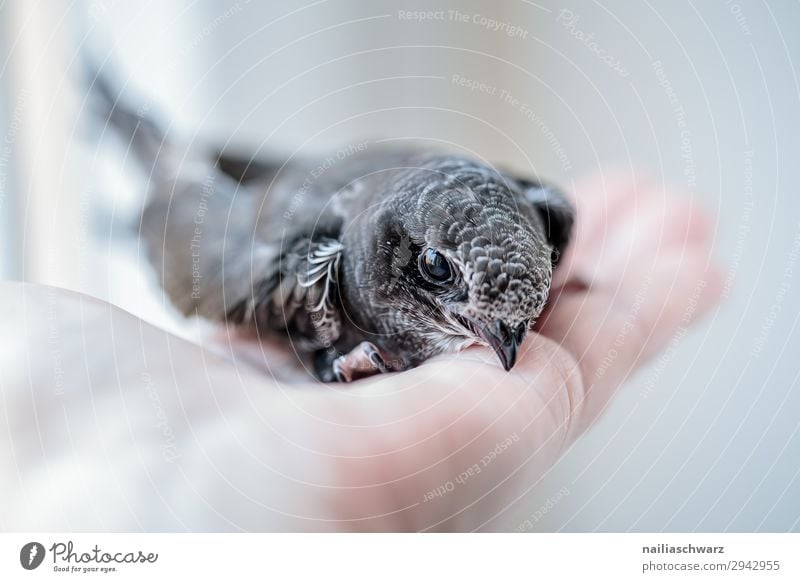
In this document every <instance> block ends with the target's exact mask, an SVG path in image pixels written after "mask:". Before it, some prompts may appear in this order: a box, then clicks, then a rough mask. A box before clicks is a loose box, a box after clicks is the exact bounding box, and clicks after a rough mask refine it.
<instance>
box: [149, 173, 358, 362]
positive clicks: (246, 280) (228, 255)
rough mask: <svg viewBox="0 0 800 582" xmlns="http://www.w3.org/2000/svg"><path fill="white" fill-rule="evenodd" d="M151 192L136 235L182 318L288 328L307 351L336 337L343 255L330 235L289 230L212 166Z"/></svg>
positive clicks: (259, 195) (265, 200)
mask: <svg viewBox="0 0 800 582" xmlns="http://www.w3.org/2000/svg"><path fill="white" fill-rule="evenodd" d="M157 190H158V191H157V192H154V193H153V195H152V200H151V202H150V203H149V204H148V205H147V207H146V208H145V211H144V213H143V215H142V227H141V235H142V240H143V243H144V245H145V247H146V249H147V251H148V255H149V256H150V259H151V262H152V263H153V264H154V266H155V267H156V271H157V273H158V275H159V278H160V281H161V284H162V287H163V288H164V289H165V291H166V292H167V294H168V296H169V298H170V300H171V301H172V303H173V304H174V305H175V306H176V307H177V308H178V309H179V310H180V311H182V312H183V313H184V314H186V315H199V316H201V317H203V318H206V319H210V320H214V321H219V322H229V323H234V324H240V325H255V326H258V327H259V328H260V329H264V330H266V329H272V330H286V331H288V332H289V333H290V334H291V335H293V336H294V337H295V338H296V339H297V340H298V341H299V342H301V343H303V344H304V345H305V346H306V347H307V348H308V349H316V348H317V347H320V346H322V345H329V344H330V343H332V342H334V341H335V340H336V339H337V338H338V336H339V333H340V325H341V317H340V315H339V310H338V294H337V290H336V286H335V283H336V280H337V275H338V273H337V271H338V267H339V258H340V256H341V250H342V249H341V244H340V243H339V241H338V239H337V236H336V232H335V229H333V228H328V227H326V229H325V230H324V231H323V230H321V229H317V230H315V229H314V228H310V227H308V224H309V222H308V221H305V220H304V221H301V222H297V223H295V224H292V223H291V222H289V221H286V220H285V219H284V218H283V217H282V215H281V208H280V207H275V206H274V205H271V204H269V198H270V194H269V193H267V194H265V193H264V192H262V191H261V190H259V189H257V188H251V187H247V186H246V185H241V184H238V183H236V182H234V181H233V180H231V179H230V178H229V177H228V176H226V175H223V174H222V173H221V172H219V171H216V170H214V169H213V168H211V169H209V170H208V174H207V175H206V176H205V177H203V176H201V175H197V176H186V175H183V176H181V177H180V178H178V179H175V180H168V181H165V182H164V183H163V184H160V185H159V186H158V187H157ZM298 211H300V210H299V209H298Z"/></svg>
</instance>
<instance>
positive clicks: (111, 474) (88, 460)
mask: <svg viewBox="0 0 800 582" xmlns="http://www.w3.org/2000/svg"><path fill="white" fill-rule="evenodd" d="M575 192H576V194H575V202H576V205H577V207H578V222H577V234H576V237H575V240H574V244H573V245H572V246H571V247H570V250H569V251H568V253H567V255H566V256H565V257H564V263H563V267H564V268H560V269H559V270H558V272H557V273H559V274H558V275H557V279H556V281H555V282H554V285H555V287H554V296H553V299H552V301H551V303H550V305H549V308H548V309H547V311H546V312H545V313H544V314H543V316H542V317H541V318H540V320H539V323H538V324H537V330H536V332H532V333H529V334H528V337H527V338H526V340H525V342H524V344H523V345H522V348H521V350H520V354H519V359H518V363H517V365H516V366H515V367H514V368H513V369H512V370H511V371H510V372H505V371H504V370H503V369H502V368H501V366H500V364H499V362H498V361H497V358H496V356H495V355H494V354H493V353H492V352H491V350H489V349H488V348H479V347H476V348H470V349H468V350H466V351H464V352H462V353H459V354H447V355H442V356H438V357H436V358H433V359H432V360H430V361H428V362H426V363H424V364H423V365H422V366H420V367H418V368H415V369H412V370H409V371H407V372H402V373H395V374H387V375H382V376H378V377H375V378H371V379H368V380H363V381H359V382H355V383H352V384H350V385H347V386H340V385H334V386H331V385H321V384H318V383H315V382H313V381H309V380H308V375H307V372H305V371H304V370H302V369H298V368H294V367H293V366H292V365H291V364H290V362H292V361H294V360H295V358H294V356H293V354H292V353H291V352H289V351H287V350H286V349H285V348H282V347H281V346H280V345H276V344H271V343H257V342H255V341H253V340H252V338H247V337H234V336H229V335H226V336H224V337H222V338H219V337H218V338H216V340H215V342H214V343H213V344H211V343H209V344H208V345H206V346H205V348H202V347H198V346H196V345H193V344H190V343H188V342H186V341H183V340H181V339H178V338H176V337H174V336H171V335H170V334H168V333H166V332H163V331H161V330H158V329H156V328H154V327H152V326H150V325H148V324H146V323H144V322H142V321H141V320H139V319H137V318H135V317H133V316H131V315H130V314H127V313H125V312H122V311H121V310H119V309H117V308H114V307H112V306H110V305H107V304H105V303H102V302H100V301H97V300H93V299H89V298H87V297H85V296H81V295H77V294H74V293H68V292H65V291H56V290H52V289H47V288H43V287H38V286H32V285H20V284H4V285H2V286H1V287H0V290H1V291H0V293H2V300H1V301H0V305H2V311H3V313H2V316H3V318H4V319H3V320H4V322H6V323H5V325H4V326H3V327H2V331H0V333H2V334H3V339H4V343H3V345H4V346H7V347H6V348H4V350H3V352H4V353H3V354H2V356H1V358H2V359H0V392H2V402H3V404H4V406H5V407H6V410H7V412H6V413H5V414H3V415H0V432H2V433H3V434H4V435H7V436H6V437H5V438H4V439H2V442H1V443H0V472H2V474H3V475H4V479H2V480H1V481H0V524H1V525H2V528H3V529H7V530H51V531H59V530H75V529H102V530H126V531H127V530H134V531H135V530H140V529H144V530H177V531H182V530H187V529H188V530H242V529H243V530H283V531H285V530H303V531H309V530H312V531H313V530H322V531H331V530H336V531H341V530H402V531H406V530H414V531H417V530H459V531H465V530H509V529H514V528H515V527H517V526H518V525H519V524H520V523H521V522H522V521H523V520H524V519H525V516H526V515H528V514H529V513H530V506H529V504H527V503H526V502H527V501H528V499H529V497H530V495H531V494H532V492H533V491H534V490H535V488H536V485H537V482H538V481H539V479H540V478H541V477H542V476H543V475H544V474H545V473H546V472H547V471H548V470H549V469H550V467H551V466H552V465H553V463H554V462H555V461H556V460H557V459H558V458H559V456H560V455H561V454H562V453H563V452H564V450H565V449H566V448H568V447H569V446H570V445H571V443H573V442H574V441H575V439H576V438H577V437H578V436H579V435H581V434H582V433H583V432H584V431H585V430H586V429H587V428H588V427H589V426H591V424H592V423H593V422H594V421H595V420H596V419H597V418H598V417H599V416H600V415H601V414H602V412H603V410H604V409H605V407H606V406H607V404H608V402H609V400H610V399H611V398H612V397H613V395H614V394H615V392H616V391H617V390H618V389H619V388H620V385H621V384H622V383H623V382H624V381H625V379H626V378H627V377H628V376H629V374H631V373H632V372H634V371H635V370H636V369H637V368H638V367H639V366H641V364H642V363H643V362H645V361H646V360H647V359H648V358H649V357H651V356H652V355H653V354H655V353H657V352H658V351H659V350H660V349H662V348H663V347H664V346H665V345H666V343H667V342H668V341H669V339H670V337H671V336H672V335H673V334H674V333H676V331H678V329H679V328H680V327H684V326H686V325H687V324H688V323H690V322H691V321H693V320H695V319H696V318H697V317H698V316H700V315H701V314H703V313H705V312H707V311H708V310H709V309H710V308H712V307H713V306H714V305H715V304H716V303H717V301H718V300H719V298H720V293H721V277H720V273H719V270H718V269H717V267H716V265H715V263H714V261H713V260H712V259H711V256H710V251H711V247H712V243H711V233H712V226H711V223H710V222H709V221H708V219H707V218H706V217H705V215H704V214H702V213H701V212H699V211H698V210H697V208H695V207H694V206H693V204H692V203H691V202H690V201H689V200H688V199H686V198H685V197H684V196H683V194H682V193H675V192H664V189H663V187H662V186H660V185H655V184H652V183H648V182H646V181H642V180H641V179H634V178H632V177H631V176H630V175H628V174H625V173H615V172H606V173H604V174H602V175H598V176H594V177H592V178H589V179H587V180H586V181H584V182H582V183H581V184H579V185H577V187H576V188H575ZM576 281H583V282H584V283H586V282H588V283H589V287H588V289H587V288H586V287H585V286H584V285H581V284H576ZM20 338H22V341H20ZM620 338H622V339H621V340H620ZM612 350H613V352H612ZM212 351H213V352H214V353H212ZM612 353H613V354H614V356H613V357H611V358H609V354H612ZM265 372H271V373H265ZM510 435H513V436H514V437H516V438H514V439H512V442H511V444H509V445H508V446H507V447H506V448H505V449H503V451H502V453H501V454H499V455H496V457H495V458H494V459H493V460H492V461H491V462H490V463H489V464H487V465H485V466H484V467H483V468H482V470H481V471H480V473H478V474H474V475H472V476H470V477H469V478H467V479H461V480H460V482H457V477H458V476H459V475H461V474H462V473H463V472H464V471H465V470H467V469H468V468H470V467H472V466H473V465H475V464H478V465H479V466H480V465H481V459H483V458H485V456H486V455H487V454H488V453H490V451H492V450H494V449H495V447H496V446H497V444H498V443H501V442H504V441H506V442H507V439H508V438H509V437H510ZM448 482H451V483H455V485H454V487H453V488H452V490H450V491H446V493H445V494H442V495H432V494H431V492H433V491H436V490H437V488H440V487H442V486H444V485H445V484H446V483H448ZM428 498H430V499H428Z"/></svg>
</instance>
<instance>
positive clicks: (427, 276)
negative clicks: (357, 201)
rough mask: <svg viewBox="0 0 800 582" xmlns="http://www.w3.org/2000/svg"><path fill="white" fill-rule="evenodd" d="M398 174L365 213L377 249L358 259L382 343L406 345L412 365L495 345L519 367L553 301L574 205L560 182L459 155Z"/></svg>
mask: <svg viewBox="0 0 800 582" xmlns="http://www.w3.org/2000/svg"><path fill="white" fill-rule="evenodd" d="M392 182H393V183H392V184H391V191H392V192H394V193H395V194H393V195H390V196H386V197H385V198H384V199H383V200H384V201H383V202H382V203H380V204H379V205H378V206H376V207H374V208H373V209H372V211H371V212H365V214H364V216H365V220H364V224H363V225H362V228H360V229H359V230H360V232H361V239H362V240H363V238H364V235H365V234H366V233H369V234H367V236H366V238H368V239H370V240H371V242H370V243H369V246H368V247H367V249H368V251H362V252H356V253H355V254H354V256H353V257H352V259H353V260H355V261H357V262H359V263H360V268H358V269H357V270H358V274H359V275H360V276H359V277H356V279H357V280H359V279H360V281H361V284H360V285H359V286H358V288H357V289H354V290H353V292H354V293H358V294H359V295H360V297H359V301H358V304H361V305H364V304H366V305H368V308H367V312H368V313H367V315H368V317H371V318H373V319H376V316H377V320H378V321H380V322H381V325H379V326H378V329H376V331H377V333H378V334H382V335H384V336H386V338H385V339H386V341H384V342H382V343H384V344H386V343H392V344H400V345H401V346H402V347H403V348H404V351H405V352H406V353H408V352H412V355H411V356H410V359H411V361H412V363H416V362H414V360H415V359H416V360H418V361H421V360H424V359H426V358H428V357H430V356H432V355H434V354H436V353H440V352H443V351H450V350H453V349H460V348H462V347H465V346H467V345H470V344H473V343H481V344H487V345H489V346H490V347H491V348H492V349H493V350H494V351H495V352H496V353H497V356H498V358H499V359H500V361H501V363H502V365H503V367H504V368H505V369H506V370H509V369H511V367H512V366H513V365H514V363H515V361H516V357H517V350H518V348H519V345H520V344H521V343H522V340H523V339H524V338H525V335H526V333H527V331H528V329H529V328H530V326H531V324H532V323H533V321H534V320H535V319H536V317H537V316H538V315H539V314H540V313H541V311H542V309H543V308H544V305H545V302H546V300H547V297H548V293H549V289H550V282H551V278H552V271H553V266H554V263H555V261H556V260H557V257H558V254H559V253H560V252H562V251H563V250H564V247H565V245H566V242H567V240H568V238H569V232H570V228H571V226H572V219H573V213H572V209H571V207H570V206H569V204H568V203H566V201H565V200H564V198H563V196H562V195H561V194H559V193H557V192H556V191H554V190H552V189H547V188H544V187H542V186H541V185H538V184H533V183H532V182H525V181H521V180H517V179H514V178H511V177H509V176H506V175H504V174H501V173H498V172H497V171H495V170H492V169H490V168H488V167H486V166H484V165H481V164H478V163H476V162H473V161H471V160H466V159H463V158H458V157H453V156H448V157H442V158H434V159H433V160H431V161H430V162H428V163H426V164H423V165H420V167H414V168H411V169H407V170H406V171H404V172H402V173H400V174H399V175H398V176H396V177H395V178H394V179H393V181H392ZM370 246H371V249H370V248H369V247H370ZM375 249H377V252H370V251H373V250H375ZM365 294H366V295H369V296H368V297H365V296H364V295H365Z"/></svg>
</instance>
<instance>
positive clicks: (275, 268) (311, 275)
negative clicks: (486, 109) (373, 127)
mask: <svg viewBox="0 0 800 582" xmlns="http://www.w3.org/2000/svg"><path fill="white" fill-rule="evenodd" d="M96 88H97V89H98V92H99V93H100V94H101V95H102V96H103V97H104V99H105V103H106V106H107V112H108V119H109V120H110V121H111V123H112V125H114V126H115V127H117V128H118V129H119V130H120V131H121V132H122V134H123V135H125V137H126V139H130V140H131V145H132V147H133V149H134V151H136V152H137V153H138V154H139V156H140V158H141V159H142V160H143V161H144V163H145V166H146V168H147V170H148V173H149V174H150V177H151V179H150V194H149V197H148V202H147V204H146V207H145V209H144V212H143V215H142V219H141V237H142V241H143V243H144V246H145V248H146V249H147V252H148V255H149V257H150V259H151V261H152V263H153V265H154V267H155V269H156V272H157V273H158V275H159V277H160V281H161V284H162V285H163V288H164V289H165V291H166V293H167V294H168V296H169V298H170V300H171V301H172V302H173V303H174V305H175V306H176V307H177V308H178V309H180V311H182V312H183V313H184V314H186V315H199V316H201V317H203V318H207V319H210V320H214V321H217V322H225V323H227V324H229V325H236V326H254V327H255V328H256V329H257V330H258V331H259V333H263V332H269V333H276V332H277V333H280V334H282V335H283V336H284V337H286V338H288V340H289V341H290V342H291V344H292V345H293V346H294V348H295V350H296V351H297V352H298V353H299V354H301V355H303V356H308V358H309V359H310V360H311V361H312V362H313V365H314V368H315V371H316V374H317V376H318V377H319V378H320V379H321V380H323V381H334V380H339V381H351V380H354V379H357V378H361V377H365V376H369V375H372V374H375V373H381V372H387V371H394V370H405V369H408V368H411V367H414V366H417V365H419V364H420V363H422V362H423V361H425V360H426V359H428V358H430V357H432V356H434V355H436V354H440V353H442V352H448V351H454V350H460V349H462V348H464V347H466V346H469V345H471V344H484V345H488V346H490V347H491V348H492V349H493V350H494V351H495V353H496V354H497V356H498V358H499V359H500V362H501V363H502V365H503V367H504V368H505V369H506V370H509V369H511V367H512V366H513V365H514V363H515V361H516V357H517V351H518V348H519V345H520V344H521V342H522V341H523V339H524V337H525V334H526V333H527V331H528V329H530V327H531V326H532V324H533V323H534V321H535V320H536V318H537V317H538V316H539V314H540V313H541V312H542V310H543V308H544V306H545V303H546V301H547V298H548V293H549V290H550V283H551V279H552V273H553V269H554V266H555V265H556V264H557V261H558V257H559V255H560V254H561V253H563V252H564V249H565V247H566V245H567V244H568V241H569V238H570V232H571V229H572V224H573V219H574V212H573V209H572V207H571V206H570V205H569V203H568V202H567V201H566V200H565V198H564V196H563V195H561V194H560V193H559V192H558V191H557V190H555V189H553V188H550V187H547V186H543V185H542V184H540V183H539V182H537V181H534V180H528V179H524V178H519V177H515V176H512V175H510V174H507V173H504V172H501V171H498V170H496V169H495V168H493V167H491V166H489V165H487V164H484V163H481V162H479V161H477V160H474V159H471V158H469V157H465V156H461V155H455V154H446V153H439V152H432V151H428V150H416V149H413V148H411V149H403V150H397V149H387V148H385V147H378V146H374V145H369V144H367V143H365V144H360V146H359V147H354V148H350V149H345V150H342V151H340V152H337V153H336V154H333V155H331V156H330V157H328V158H323V159H321V160H317V161H291V162H288V163H285V164H268V163H263V162H258V161H254V160H250V159H248V158H247V157H236V156H231V155H227V154H223V155H220V154H219V153H217V152H211V151H209V152H199V153H198V152H188V151H187V150H185V149H182V148H179V147H177V146H176V145H174V144H172V143H170V142H169V140H167V139H165V134H164V132H163V131H162V130H161V129H160V128H159V126H158V125H157V124H156V123H154V122H153V121H152V120H150V119H147V118H142V117H140V116H137V115H136V114H135V113H134V111H133V109H132V108H130V107H126V106H123V105H122V104H121V103H120V102H119V101H118V100H117V95H116V94H115V93H114V92H113V91H112V90H111V89H110V87H109V85H108V84H107V83H106V82H104V81H103V80H102V79H98V80H97V82H96Z"/></svg>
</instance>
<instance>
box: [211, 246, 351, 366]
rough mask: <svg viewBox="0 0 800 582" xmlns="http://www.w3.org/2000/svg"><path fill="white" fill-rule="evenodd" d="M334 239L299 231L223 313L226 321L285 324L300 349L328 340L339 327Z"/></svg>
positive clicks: (274, 327)
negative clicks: (274, 265)
mask: <svg viewBox="0 0 800 582" xmlns="http://www.w3.org/2000/svg"><path fill="white" fill-rule="evenodd" d="M341 253H342V245H341V243H340V242H339V241H338V240H337V239H332V238H325V237H322V238H319V239H316V240H313V239H311V238H308V237H302V238H300V239H298V240H296V241H295V242H294V243H293V244H292V245H291V247H289V248H288V249H287V250H286V251H285V252H282V253H281V254H280V261H279V268H277V269H275V270H273V271H272V272H271V273H270V276H267V277H263V278H262V279H261V281H260V282H259V284H258V286H257V287H256V288H255V289H254V292H253V293H252V295H250V296H248V297H245V298H244V299H242V300H241V301H239V302H238V303H237V304H236V305H234V306H233V308H232V309H230V310H229V311H228V312H227V313H226V318H227V320H228V321H231V322H233V323H237V324H244V325H255V326H256V327H258V328H259V329H272V330H285V331H286V332H288V333H289V335H290V336H291V337H292V339H293V340H294V341H296V342H298V343H299V347H300V348H301V349H304V350H308V351H311V350H317V349H320V348H324V347H329V346H331V345H332V344H333V343H334V342H335V341H336V340H337V339H338V338H339V335H340V333H341V324H342V319H341V314H340V310H339V297H338V287H337V284H338V273H339V262H340V259H341Z"/></svg>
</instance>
